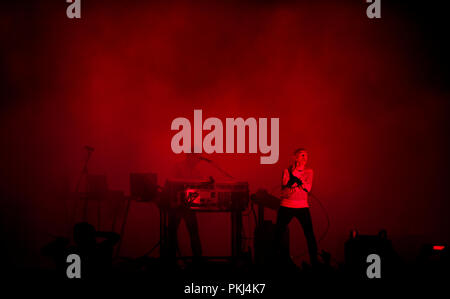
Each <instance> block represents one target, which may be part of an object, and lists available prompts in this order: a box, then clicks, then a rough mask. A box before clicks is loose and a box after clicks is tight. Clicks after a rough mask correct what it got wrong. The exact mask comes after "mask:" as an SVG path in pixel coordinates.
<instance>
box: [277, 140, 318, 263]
mask: <svg viewBox="0 0 450 299" xmlns="http://www.w3.org/2000/svg"><path fill="white" fill-rule="evenodd" d="M307 161H308V152H307V151H306V149H304V148H299V149H297V150H295V151H294V162H293V164H292V165H290V166H289V167H288V168H286V169H285V170H284V171H283V178H282V184H281V203H280V208H279V210H278V215H277V223H276V228H275V240H274V245H275V246H274V247H275V254H276V256H277V257H281V258H282V260H285V261H288V262H292V261H290V258H289V248H283V250H282V248H281V247H282V246H281V240H282V237H283V235H284V233H285V231H286V228H287V226H288V225H289V223H290V222H291V220H292V218H293V217H296V218H297V219H298V221H299V222H300V224H301V225H302V227H303V232H304V234H305V237H306V241H307V243H308V251H309V258H310V261H311V265H312V266H313V267H315V266H316V265H317V263H318V261H317V243H316V237H315V236H314V230H313V226H312V221H311V214H310V212H309V203H308V192H309V191H310V190H311V186H312V180H313V171H312V169H310V168H305V165H306V162H307ZM280 252H281V253H280Z"/></svg>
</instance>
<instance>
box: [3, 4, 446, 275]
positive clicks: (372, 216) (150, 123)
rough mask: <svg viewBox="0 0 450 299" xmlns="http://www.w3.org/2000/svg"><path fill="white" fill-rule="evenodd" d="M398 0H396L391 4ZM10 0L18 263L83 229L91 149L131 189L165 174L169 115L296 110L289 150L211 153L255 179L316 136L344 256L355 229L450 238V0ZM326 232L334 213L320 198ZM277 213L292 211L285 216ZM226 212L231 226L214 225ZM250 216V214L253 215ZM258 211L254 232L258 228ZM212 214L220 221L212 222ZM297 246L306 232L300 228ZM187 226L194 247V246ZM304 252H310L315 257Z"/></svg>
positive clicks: (313, 150)
mask: <svg viewBox="0 0 450 299" xmlns="http://www.w3.org/2000/svg"><path fill="white" fill-rule="evenodd" d="M388 2H389V3H388ZM367 5H368V4H366V3H365V1H305V2H294V1H262V2H261V1H195V2H194V1H192V2H189V1H176V2H169V3H168V2H166V1H155V2H151V1H148V2H144V1H121V2H119V1H82V18H81V19H68V18H67V17H66V12H65V10H66V7H67V4H66V3H65V1H34V2H32V1H17V2H16V1H4V2H3V3H2V4H1V9H0V44H1V54H0V66H1V67H0V72H1V73H0V79H1V80H0V94H1V96H0V97H1V100H2V101H1V106H0V107H1V112H0V113H1V119H0V121H1V126H0V128H1V133H0V134H1V140H2V146H1V149H0V159H1V160H0V165H1V166H0V171H1V174H0V196H1V200H0V214H1V217H0V219H1V220H0V221H1V228H0V233H1V240H2V257H3V259H4V260H5V263H6V266H14V267H16V266H17V267H34V266H40V265H43V264H45V263H46V260H45V259H44V258H42V257H41V256H40V253H39V249H40V248H41V247H42V246H43V245H44V244H45V243H47V242H49V241H51V240H52V238H53V237H52V236H56V235H65V234H67V232H68V229H69V224H68V219H67V209H68V208H67V207H66V203H65V201H66V200H65V194H67V193H68V192H70V191H73V190H74V188H75V184H76V179H77V177H78V175H79V173H80V171H81V167H82V163H83V159H84V158H85V156H84V155H85V153H84V151H83V146H84V145H86V144H89V145H91V146H94V147H95V152H94V154H93V157H92V160H91V161H90V165H89V171H90V172H91V173H99V174H106V175H107V176H108V183H109V186H110V188H111V189H115V190H123V191H124V192H125V193H129V191H128V190H129V183H128V182H129V173H130V172H146V171H147V172H156V173H158V175H159V181H160V183H163V182H164V180H165V178H166V177H167V176H168V169H170V167H171V166H172V165H173V164H174V163H175V162H177V161H179V160H180V159H181V158H180V157H179V156H177V155H175V154H173V153H172V150H171V148H170V140H171V137H172V136H173V132H171V131H170V124H171V122H172V120H173V119H174V118H176V117H180V116H183V117H187V118H189V119H191V121H193V110H194V109H203V115H204V119H205V118H207V117H219V118H221V119H222V120H224V119H225V118H226V117H243V118H247V117H256V118H258V117H279V118H280V160H279V162H278V163H277V164H274V165H261V164H260V163H259V157H260V154H256V155H254V154H240V155H237V154H214V155H211V157H210V158H211V159H213V160H214V161H215V162H217V163H218V164H219V165H222V167H224V168H225V169H226V170H227V171H228V172H230V173H232V174H233V175H234V176H235V177H237V178H240V179H242V180H245V181H248V182H249V183H250V187H251V190H252V191H256V190H257V189H258V188H266V189H269V191H270V189H271V188H272V189H273V188H276V186H278V185H279V180H280V177H281V172H282V170H283V168H284V167H286V166H287V165H288V164H289V162H290V160H289V159H290V156H291V153H292V151H293V150H294V149H295V148H297V147H300V146H302V147H306V148H308V149H309V151H310V166H311V167H312V168H313V169H314V171H315V181H314V184H313V192H314V193H315V194H316V195H317V196H318V197H319V198H320V199H321V201H322V202H323V204H324V205H325V206H326V207H327V210H328V213H329V217H330V219H331V228H330V231H329V234H328V236H327V238H326V239H325V240H324V241H323V242H322V243H321V245H320V247H321V248H324V249H326V250H328V251H330V252H331V254H332V255H333V256H334V257H335V258H336V259H337V260H338V261H342V259H343V243H344V241H345V240H346V239H347V237H348V231H349V230H350V229H352V228H357V229H358V230H359V231H360V232H361V233H367V234H373V233H377V232H378V231H379V230H380V229H382V228H384V229H387V231H388V236H389V237H390V238H391V239H392V240H393V242H394V247H395V249H396V250H397V251H398V253H399V254H400V255H401V256H402V257H403V258H405V259H412V258H414V257H415V256H416V255H417V253H418V249H419V247H420V246H421V245H422V244H423V243H424V242H448V241H449V235H450V234H449V220H448V214H447V213H448V210H449V202H448V198H449V191H448V178H449V175H448V164H449V163H448V162H449V159H448V153H449V143H448V139H447V137H448V117H447V116H448V108H449V84H448V79H449V58H448V53H450V51H449V47H448V43H447V42H448V28H449V26H448V25H449V24H448V23H449V22H448V20H449V18H448V16H447V15H446V13H447V12H448V9H447V7H446V6H444V5H443V2H437V1H427V2H425V1H421V2H412V1H403V2H402V1H382V18H381V19H378V20H377V19H372V20H370V19H368V18H367V17H366V13H365V10H366V7H367ZM312 216H313V221H314V225H315V229H316V233H317V234H318V235H320V234H321V232H323V230H324V229H325V224H326V222H325V216H324V214H323V213H322V211H321V210H320V209H319V208H318V207H317V205H316V204H313V207H312ZM157 217H158V211H157V208H156V207H155V206H154V205H152V204H135V205H134V206H132V208H131V211H130V222H129V226H128V227H127V238H126V240H124V244H123V251H121V253H122V255H127V256H132V257H134V256H139V255H142V254H143V253H145V252H146V251H147V250H148V249H149V248H150V247H151V246H152V245H153V244H154V243H155V242H156V241H157V240H158V237H159V236H158V233H159V227H158V224H159V220H158V218H157ZM208 217H211V216H207V215H201V216H200V226H201V231H200V233H201V236H202V239H203V246H204V248H205V250H204V251H205V253H206V254H226V253H227V252H228V251H229V250H228V249H227V248H228V247H227V246H228V244H229V239H228V238H229V231H228V230H229V228H228V224H229V220H228V218H227V217H225V216H217V217H214V218H212V219H211V218H208ZM268 219H275V213H274V212H269V215H268ZM212 220H214V222H211V221H212ZM250 220H251V219H250ZM250 220H249V219H245V223H246V234H247V235H248V236H250V235H251V230H252V229H253V228H254V225H252V224H251V223H250V225H248V223H249V221H250ZM211 223H213V224H214V225H211ZM291 228H292V233H291V237H292V240H293V241H292V245H291V253H292V255H294V256H298V255H301V253H302V252H303V251H304V250H305V248H306V245H305V241H304V238H303V236H302V232H301V229H300V227H299V226H298V224H297V223H296V222H293V223H292V224H291ZM185 235H186V234H185V228H184V227H182V228H181V231H180V238H181V243H182V244H181V251H182V252H183V253H185V254H189V251H190V249H189V246H188V244H189V243H188V239H187V238H186V236H185ZM301 259H302V257H298V259H297V260H296V261H300V260H301Z"/></svg>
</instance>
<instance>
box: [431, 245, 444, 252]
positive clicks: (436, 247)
mask: <svg viewBox="0 0 450 299" xmlns="http://www.w3.org/2000/svg"><path fill="white" fill-rule="evenodd" d="M444 249H445V246H443V245H433V250H438V251H441V250H444Z"/></svg>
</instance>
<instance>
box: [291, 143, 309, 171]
mask: <svg viewBox="0 0 450 299" xmlns="http://www.w3.org/2000/svg"><path fill="white" fill-rule="evenodd" d="M306 162H308V151H307V150H306V149H305V148H303V147H300V148H298V149H296V150H295V151H294V167H299V168H300V169H303V168H304V167H305V165H306Z"/></svg>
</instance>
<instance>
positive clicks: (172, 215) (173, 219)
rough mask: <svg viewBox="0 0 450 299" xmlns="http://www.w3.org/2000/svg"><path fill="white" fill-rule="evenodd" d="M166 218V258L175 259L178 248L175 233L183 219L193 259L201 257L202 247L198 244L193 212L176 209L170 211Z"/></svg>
mask: <svg viewBox="0 0 450 299" xmlns="http://www.w3.org/2000/svg"><path fill="white" fill-rule="evenodd" d="M168 216H169V223H168V239H169V240H168V248H167V250H168V257H169V258H172V259H175V258H176V254H177V247H178V238H177V232H178V227H179V226H180V223H181V219H184V221H185V222H186V227H187V229H188V232H189V236H190V239H191V249H192V255H193V256H194V258H198V257H200V256H201V255H202V246H201V243H200V236H199V233H198V222H197V215H196V214H195V212H194V211H192V210H190V209H187V208H177V209H171V210H170V211H169V215H168Z"/></svg>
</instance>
